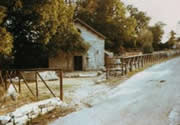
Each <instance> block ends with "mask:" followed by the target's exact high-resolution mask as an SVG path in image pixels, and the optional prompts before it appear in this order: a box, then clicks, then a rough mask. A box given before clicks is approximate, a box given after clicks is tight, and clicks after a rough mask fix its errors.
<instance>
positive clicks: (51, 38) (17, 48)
mask: <svg viewBox="0 0 180 125" xmlns="http://www.w3.org/2000/svg"><path fill="white" fill-rule="evenodd" d="M0 10H3V11H0V22H1V23H2V24H1V26H2V30H0V34H1V32H2V33H5V32H7V33H6V35H5V37H4V39H7V40H9V41H8V42H6V44H4V46H5V45H7V44H9V43H10V42H11V41H13V47H14V48H13V55H14V57H15V64H17V65H23V64H26V63H29V60H31V61H36V60H35V59H34V57H39V58H41V57H42V58H46V57H47V56H51V55H54V54H56V53H57V52H58V51H59V50H61V51H63V52H67V51H66V50H67V49H68V52H71V53H73V52H74V48H73V47H75V48H76V47H77V46H79V45H80V46H81V49H76V51H78V52H83V53H84V52H86V51H87V47H88V45H86V44H84V43H83V39H82V38H81V37H80V34H79V33H78V32H77V31H76V29H75V27H74V25H73V15H74V14H73V12H74V9H73V7H70V6H67V5H66V4H65V3H64V0H1V1H0ZM72 29H73V30H72ZM8 32H10V33H11V34H12V37H10V35H11V34H10V33H9V34H8ZM59 34H60V35H59ZM68 35H71V36H68ZM65 36H67V37H68V40H67V39H64V38H66V37H65ZM55 40H56V41H55ZM2 41H3V40H2ZM52 43H53V44H54V45H53V46H56V45H57V47H56V49H54V48H53V46H50V45H52ZM61 44H62V45H61ZM64 44H66V46H63V45H64ZM68 45H72V46H73V47H69V46H68ZM9 47H10V48H12V46H9ZM10 48H9V49H8V50H10ZM51 51H52V52H54V53H53V54H52V52H51ZM48 52H49V53H48ZM44 55H46V56H44ZM23 59H24V60H23ZM23 61H24V62H23ZM26 61H27V62H26ZM21 62H22V63H21ZM36 62H40V61H36ZM19 63H20V64H19Z"/></svg>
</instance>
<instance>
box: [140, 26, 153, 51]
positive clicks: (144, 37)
mask: <svg viewBox="0 0 180 125" xmlns="http://www.w3.org/2000/svg"><path fill="white" fill-rule="evenodd" d="M152 43H153V34H152V32H151V31H150V30H148V29H144V30H143V31H141V32H140V34H139V37H138V45H139V48H141V49H142V51H143V52H144V53H152V52H153V50H154V49H153V46H152Z"/></svg>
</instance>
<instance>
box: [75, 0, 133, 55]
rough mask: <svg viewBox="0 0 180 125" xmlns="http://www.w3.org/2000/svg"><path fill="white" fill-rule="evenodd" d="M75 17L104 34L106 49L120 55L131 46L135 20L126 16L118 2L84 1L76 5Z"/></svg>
mask: <svg viewBox="0 0 180 125" xmlns="http://www.w3.org/2000/svg"><path fill="white" fill-rule="evenodd" d="M75 17H77V18H80V19H81V20H83V21H85V22H86V23H87V24H89V25H90V26H92V27H93V28H95V29H96V30H98V31H99V32H101V33H102V34H104V35H105V36H106V37H107V39H106V44H105V46H106V49H109V50H111V51H113V52H115V53H117V54H118V53H120V52H121V50H122V49H120V48H123V47H125V46H128V45H133V42H134V41H133V38H134V36H135V27H136V20H135V19H134V18H131V17H127V16H126V8H125V6H124V4H123V3H122V2H121V1H119V0H113V1H112V0H103V1H102V0H84V1H81V2H79V3H78V6H77V8H76V12H75Z"/></svg>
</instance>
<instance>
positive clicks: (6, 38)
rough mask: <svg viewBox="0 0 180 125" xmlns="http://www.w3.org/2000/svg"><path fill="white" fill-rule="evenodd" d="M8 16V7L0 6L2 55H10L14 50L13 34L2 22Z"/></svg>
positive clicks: (0, 53)
mask: <svg viewBox="0 0 180 125" xmlns="http://www.w3.org/2000/svg"><path fill="white" fill-rule="evenodd" d="M5 17H6V8H5V7H2V6H0V55H9V54H10V53H11V51H12V47H13V46H12V42H13V37H12V35H11V34H10V33H9V32H8V31H7V30H6V28H4V27H2V26H1V24H2V22H3V20H4V18H5Z"/></svg>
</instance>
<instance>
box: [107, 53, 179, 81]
mask: <svg viewBox="0 0 180 125" xmlns="http://www.w3.org/2000/svg"><path fill="white" fill-rule="evenodd" d="M178 55H180V50H174V51H164V52H156V53H153V54H143V55H137V56H127V57H120V56H118V57H112V58H107V59H106V60H107V62H106V78H107V79H109V78H110V77H111V76H114V77H117V76H119V75H120V76H124V75H126V74H127V73H128V72H132V71H134V70H138V69H140V68H143V67H144V66H145V65H147V64H155V63H157V62H160V61H162V60H164V59H167V58H170V57H174V56H178Z"/></svg>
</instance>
